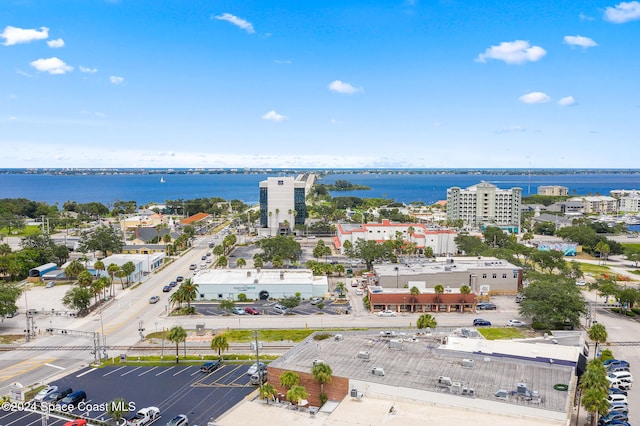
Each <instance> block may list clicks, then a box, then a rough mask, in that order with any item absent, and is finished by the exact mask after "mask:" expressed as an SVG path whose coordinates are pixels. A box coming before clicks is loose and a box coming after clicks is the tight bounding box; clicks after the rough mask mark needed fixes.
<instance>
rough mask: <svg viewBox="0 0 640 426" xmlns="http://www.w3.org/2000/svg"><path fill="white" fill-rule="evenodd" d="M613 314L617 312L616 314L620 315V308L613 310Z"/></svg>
mask: <svg viewBox="0 0 640 426" xmlns="http://www.w3.org/2000/svg"><path fill="white" fill-rule="evenodd" d="M611 312H615V313H616V314H619V313H620V308H611Z"/></svg>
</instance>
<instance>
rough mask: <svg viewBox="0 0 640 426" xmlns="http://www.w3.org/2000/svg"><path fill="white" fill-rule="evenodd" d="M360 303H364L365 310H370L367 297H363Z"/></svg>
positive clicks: (369, 302)
mask: <svg viewBox="0 0 640 426" xmlns="http://www.w3.org/2000/svg"><path fill="white" fill-rule="evenodd" d="M362 303H364V306H365V307H366V308H367V310H369V311H370V310H371V301H370V300H369V296H364V297H363V298H362Z"/></svg>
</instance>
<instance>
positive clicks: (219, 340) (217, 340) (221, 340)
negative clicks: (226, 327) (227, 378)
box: [211, 334, 229, 358]
mask: <svg viewBox="0 0 640 426" xmlns="http://www.w3.org/2000/svg"><path fill="white" fill-rule="evenodd" d="M211 349H213V350H214V351H218V358H220V357H222V352H224V351H226V350H228V349H229V342H228V341H227V337H226V336H225V335H224V334H218V335H217V336H216V337H214V338H213V340H211Z"/></svg>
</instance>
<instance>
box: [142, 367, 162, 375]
mask: <svg viewBox="0 0 640 426" xmlns="http://www.w3.org/2000/svg"><path fill="white" fill-rule="evenodd" d="M156 368H158V367H151V368H150V369H148V370H147V371H143V372H142V373H140V374H138V377H140V376H144V375H145V374H147V373H150V372H152V371H153V370H155V369H156Z"/></svg>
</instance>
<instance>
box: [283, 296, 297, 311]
mask: <svg viewBox="0 0 640 426" xmlns="http://www.w3.org/2000/svg"><path fill="white" fill-rule="evenodd" d="M280 304H281V305H282V306H284V307H285V308H287V309H293V308H295V307H296V306H298V305H300V298H299V297H296V296H289V297H285V298H284V299H281V300H280Z"/></svg>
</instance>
